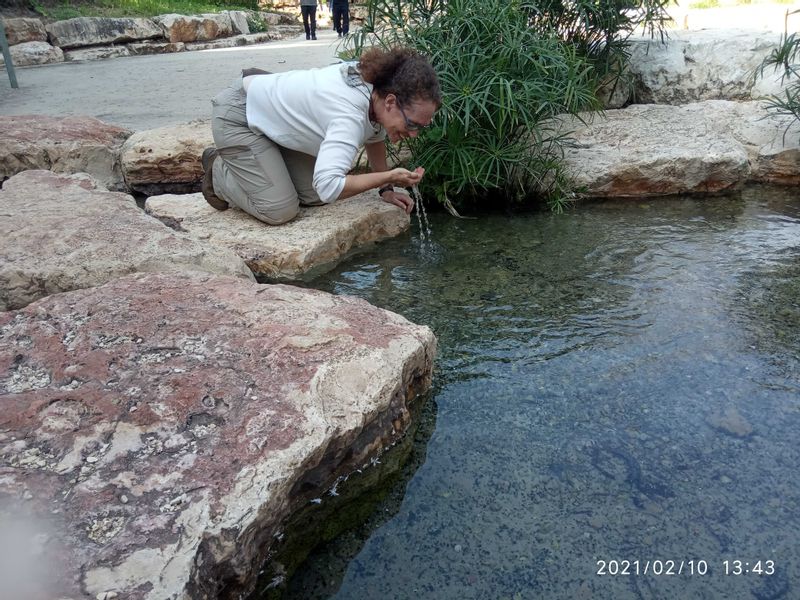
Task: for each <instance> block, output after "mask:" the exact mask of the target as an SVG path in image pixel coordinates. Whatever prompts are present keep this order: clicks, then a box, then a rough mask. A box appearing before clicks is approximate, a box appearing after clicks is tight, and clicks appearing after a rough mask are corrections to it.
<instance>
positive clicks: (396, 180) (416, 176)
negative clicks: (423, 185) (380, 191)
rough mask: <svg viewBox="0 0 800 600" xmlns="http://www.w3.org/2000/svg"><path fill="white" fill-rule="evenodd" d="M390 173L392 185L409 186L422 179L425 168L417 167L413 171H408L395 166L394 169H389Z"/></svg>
mask: <svg viewBox="0 0 800 600" xmlns="http://www.w3.org/2000/svg"><path fill="white" fill-rule="evenodd" d="M390 175H391V177H392V180H391V183H392V184H393V185H399V186H401V187H411V186H412V185H417V184H418V183H419V182H420V181H422V176H423V175H425V169H423V168H422V167H417V168H416V169H414V170H413V171H409V170H408V169H403V168H401V167H397V168H396V169H392V170H391V171H390Z"/></svg>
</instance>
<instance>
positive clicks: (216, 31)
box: [154, 12, 233, 42]
mask: <svg viewBox="0 0 800 600" xmlns="http://www.w3.org/2000/svg"><path fill="white" fill-rule="evenodd" d="M154 21H155V22H156V23H158V25H159V26H160V27H161V30H162V32H163V35H164V37H165V38H167V39H168V40H169V41H170V42H203V41H208V40H215V39H217V38H221V37H228V36H229V35H231V34H232V33H233V24H232V23H231V16H230V14H228V13H227V12H223V13H219V14H207V15H189V16H187V15H175V14H170V15H160V16H158V17H156V18H155V19H154Z"/></svg>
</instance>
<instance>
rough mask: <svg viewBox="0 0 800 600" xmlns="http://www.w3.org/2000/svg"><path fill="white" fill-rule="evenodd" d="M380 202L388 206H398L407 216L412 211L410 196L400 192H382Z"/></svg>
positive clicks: (412, 203) (412, 201)
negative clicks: (386, 203)
mask: <svg viewBox="0 0 800 600" xmlns="http://www.w3.org/2000/svg"><path fill="white" fill-rule="evenodd" d="M381 200H383V201H384V202H388V203H389V204H394V205H395V206H399V207H400V208H402V209H403V210H404V211H406V214H408V215H410V214H411V211H412V210H414V200H412V199H411V196H409V195H408V194H403V193H402V192H392V191H386V192H383V194H381Z"/></svg>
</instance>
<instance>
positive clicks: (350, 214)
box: [145, 192, 410, 280]
mask: <svg viewBox="0 0 800 600" xmlns="http://www.w3.org/2000/svg"><path fill="white" fill-rule="evenodd" d="M145 210H146V211H147V213H148V214H150V215H152V216H154V217H157V218H158V219H161V220H162V221H163V222H164V223H165V224H167V225H169V226H171V227H174V228H175V229H177V230H178V231H181V232H184V233H186V235H187V236H188V237H190V238H192V239H193V240H196V241H197V242H198V243H204V244H209V245H210V246H212V247H221V248H225V249H227V250H230V251H232V252H234V253H236V254H237V255H238V256H239V257H240V258H241V259H242V260H244V262H245V263H246V264H247V266H248V267H250V270H251V271H253V273H254V274H255V275H256V276H257V277H260V278H264V279H268V280H298V279H308V278H310V277H311V276H314V275H317V274H319V273H320V272H322V271H323V270H324V269H326V268H330V267H332V266H334V265H335V264H336V263H337V262H339V261H341V260H342V259H343V258H344V257H345V256H347V255H348V254H350V253H351V252H353V251H355V250H357V249H360V248H363V247H365V246H368V245H369V244H372V243H374V242H379V241H382V240H385V239H388V238H392V237H395V236H397V235H400V234H401V233H403V232H404V231H406V230H407V229H408V228H409V226H410V218H409V216H408V215H407V214H406V213H405V212H403V211H402V210H400V209H399V208H397V207H396V206H394V205H392V204H388V203H386V202H383V201H382V200H380V199H378V198H377V197H376V195H375V194H374V192H373V193H370V192H367V193H364V194H359V195H358V196H354V197H352V198H348V199H347V200H340V201H337V202H333V203H332V204H327V205H325V206H314V207H310V208H301V209H300V214H299V215H298V216H297V217H296V218H295V219H294V220H293V221H290V222H289V223H286V224H285V225H281V226H280V227H271V226H269V225H264V224H263V223H262V222H260V221H258V220H256V219H254V218H253V217H251V216H250V215H248V214H247V213H245V212H243V211H241V210H238V209H235V208H231V209H229V210H226V211H223V212H220V211H217V210H215V209H213V208H212V207H211V206H209V205H208V203H207V202H206V201H205V199H204V198H203V196H202V194H183V195H170V194H165V195H162V196H152V197H150V198H148V199H147V201H146V203H145Z"/></svg>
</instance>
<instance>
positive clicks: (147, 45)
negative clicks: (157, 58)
mask: <svg viewBox="0 0 800 600" xmlns="http://www.w3.org/2000/svg"><path fill="white" fill-rule="evenodd" d="M127 46H128V50H129V51H130V53H131V54H133V55H140V54H171V53H173V52H183V51H184V50H186V45H185V44H184V43H183V42H176V43H174V44H173V43H172V42H158V41H153V40H151V41H144V42H131V43H130V44H128V45H127Z"/></svg>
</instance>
